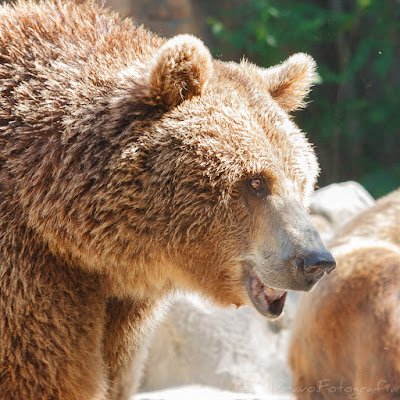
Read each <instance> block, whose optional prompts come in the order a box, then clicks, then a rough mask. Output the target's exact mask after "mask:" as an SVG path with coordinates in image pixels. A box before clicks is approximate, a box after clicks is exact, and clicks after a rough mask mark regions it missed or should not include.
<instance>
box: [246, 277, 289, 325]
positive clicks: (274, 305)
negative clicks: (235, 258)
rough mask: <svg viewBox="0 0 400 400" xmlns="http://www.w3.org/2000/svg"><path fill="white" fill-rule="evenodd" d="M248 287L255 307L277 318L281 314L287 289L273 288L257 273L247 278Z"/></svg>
mask: <svg viewBox="0 0 400 400" xmlns="http://www.w3.org/2000/svg"><path fill="white" fill-rule="evenodd" d="M246 289H247V292H248V294H249V297H250V299H251V301H252V303H253V304H254V307H255V308H256V309H257V310H258V311H259V312H260V313H261V314H262V315H265V316H266V317H269V318H277V317H279V315H281V313H282V311H283V307H284V306H285V300H286V296H287V291H285V290H280V289H272V288H270V287H268V286H266V285H264V284H263V283H262V282H261V280H260V279H259V278H258V276H257V275H255V274H252V275H250V276H249V277H248V278H247V280H246Z"/></svg>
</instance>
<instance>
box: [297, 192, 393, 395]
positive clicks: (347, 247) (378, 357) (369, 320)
mask: <svg viewBox="0 0 400 400" xmlns="http://www.w3.org/2000/svg"><path fill="white" fill-rule="evenodd" d="M331 250H332V253H333V255H334V256H335V258H336V262H337V267H336V270H335V271H334V272H333V273H332V274H331V275H330V276H329V277H328V278H326V279H324V280H323V281H322V282H321V283H320V284H319V285H318V286H317V288H316V290H314V291H313V292H312V293H310V294H307V295H305V296H304V298H303V299H302V301H301V303H300V307H299V313H298V315H297V317H296V324H295V327H294V332H293V338H292V344H291V351H290V364H291V368H292V372H293V385H294V387H295V388H296V391H297V392H298V397H299V399H321V398H323V399H331V400H334V399H344V398H357V399H360V400H364V399H397V398H399V395H400V346H399V344H400V306H399V305H400V190H397V191H395V192H393V193H392V194H390V195H388V196H386V197H384V198H382V199H380V200H379V201H378V202H377V204H376V205H375V206H374V207H372V208H371V209H369V210H367V211H365V212H364V213H362V214H361V215H360V216H358V217H357V218H356V219H354V220H353V221H352V222H351V223H350V224H348V225H347V226H346V227H344V228H343V230H342V231H340V232H338V234H337V235H336V236H335V238H334V239H333V243H332V246H331ZM340 386H341V387H342V389H339V387H340ZM313 388H316V389H318V388H319V389H320V391H319V392H316V391H315V390H313ZM335 388H337V389H335ZM346 388H347V392H345V391H344V390H345V389H346ZM300 391H302V393H300ZM350 396H351V397H350Z"/></svg>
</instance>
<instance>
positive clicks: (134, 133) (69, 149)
mask: <svg viewBox="0 0 400 400" xmlns="http://www.w3.org/2000/svg"><path fill="white" fill-rule="evenodd" d="M314 68H315V65H314V61H313V60H312V59H311V57H309V56H306V55H304V54H297V55H295V56H292V57H291V58H289V59H288V60H287V61H286V62H285V63H283V64H281V65H280V66H277V67H274V68H271V69H267V70H265V69H261V68H257V67H255V66H253V65H251V64H249V63H247V62H243V63H242V64H240V65H238V64H233V63H222V62H218V61H214V60H213V59H212V57H211V55H210V53H209V51H208V50H207V49H206V48H205V47H204V45H203V44H202V42H201V41H200V40H198V39H196V38H193V37H192V36H188V35H183V36H178V37H175V38H173V39H171V40H169V41H165V40H164V39H161V38H159V37H156V36H154V35H152V34H151V33H149V32H147V31H146V30H144V29H143V28H141V27H139V28H138V27H133V26H132V25H131V22H130V21H120V20H119V19H118V18H117V16H116V15H114V14H112V13H110V12H108V11H106V10H104V9H101V8H98V7H97V6H95V5H92V4H89V3H87V4H84V5H80V6H77V5H75V4H73V3H72V2H69V1H62V2H61V1H60V2H51V1H46V2H42V3H38V4H35V3H32V2H18V3H17V4H16V5H15V6H7V5H6V6H2V7H1V8H0V307H1V318H0V394H1V399H2V400H11V399H18V400H28V399H29V400H32V399H43V400H50V399H62V400H77V399H84V400H94V399H96V400H100V399H125V398H127V397H128V395H129V391H130V387H131V386H132V387H134V386H135V385H136V382H137V379H138V377H139V375H140V366H139V365H140V363H141V359H142V358H143V353H144V348H145V346H144V344H145V342H146V338H147V337H149V335H150V332H151V328H152V326H153V325H154V322H155V321H156V320H157V318H158V317H159V315H160V314H162V308H163V304H164V303H165V300H163V298H165V296H166V295H168V294H169V293H171V292H173V291H174V290H176V289H180V290H194V291H197V292H200V293H202V294H204V295H206V296H208V297H210V298H211V299H213V300H214V301H216V302H218V303H220V304H222V305H229V304H236V305H242V304H250V300H249V295H248V292H247V291H246V286H245V284H244V280H245V278H246V277H247V276H248V275H249V274H250V273H252V274H258V275H259V277H260V282H261V281H262V282H263V284H265V285H270V286H272V287H274V288H281V289H290V288H292V289H298V290H309V289H310V287H311V285H312V284H314V283H315V282H314V281H313V282H312V283H310V282H308V281H307V282H306V281H305V280H304V279H303V278H301V277H300V278H301V279H300V278H299V276H297V275H296V273H295V263H294V261H295V260H296V258H298V257H301V256H302V255H303V254H305V253H307V251H311V250H313V249H314V248H319V247H320V241H319V238H318V234H317V233H316V231H315V230H314V229H313V228H312V226H311V224H310V222H309V219H308V216H307V213H306V211H305V206H307V203H308V199H309V196H310V194H311V192H312V191H313V186H314V183H315V179H316V175H317V172H318V167H317V162H316V159H315V155H314V152H313V151H312V149H311V146H310V145H309V144H308V142H307V140H306V139H305V137H304V135H303V133H302V132H300V130H299V129H298V128H297V127H296V125H295V124H294V123H293V122H292V121H291V120H290V117H289V116H288V114H287V111H290V110H294V109H296V108H298V107H300V106H301V105H302V104H303V103H302V102H303V98H304V96H305V95H306V94H307V92H308V91H309V88H310V86H311V83H312V79H313V77H314ZM254 177H256V178H254ZM249 179H250V180H251V179H256V183H257V182H261V188H259V189H257V190H256V189H253V188H251V186H250V185H249ZM316 280H317V279H316ZM260 285H261V284H260ZM131 370H134V371H135V379H133V378H130V377H129V376H128V374H127V371H131Z"/></svg>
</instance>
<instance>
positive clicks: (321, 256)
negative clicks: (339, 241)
mask: <svg viewBox="0 0 400 400" xmlns="http://www.w3.org/2000/svg"><path fill="white" fill-rule="evenodd" d="M335 266H336V263H335V260H334V258H333V257H332V254H331V253H330V252H329V251H328V250H323V251H318V252H311V253H309V254H308V255H307V256H306V257H304V272H305V273H306V274H309V275H318V274H321V273H323V272H327V273H331V272H332V271H333V270H334V269H335Z"/></svg>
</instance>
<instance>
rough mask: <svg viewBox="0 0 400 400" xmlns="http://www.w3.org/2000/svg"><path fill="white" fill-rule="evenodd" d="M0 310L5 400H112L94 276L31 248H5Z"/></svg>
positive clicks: (101, 302) (0, 393)
mask: <svg viewBox="0 0 400 400" xmlns="http://www.w3.org/2000/svg"><path fill="white" fill-rule="evenodd" d="M16 243H17V245H18V243H19V242H16ZM24 252H25V254H23V253H24ZM26 253H28V254H26ZM0 309H1V316H0V398H1V400H17V399H18V400H34V399H35V400H38V399H40V400H105V399H107V387H106V385H107V376H106V373H105V368H104V361H103V357H102V337H103V330H104V322H105V309H106V299H105V297H103V298H102V297H101V296H99V283H98V280H97V279H96V277H94V276H92V275H91V274H89V273H86V272H83V271H81V270H80V269H79V268H76V269H75V268H74V267H71V268H70V267H68V266H66V265H63V264H62V262H61V261H60V260H57V259H55V258H54V257H52V256H50V255H46V254H43V251H42V250H40V249H34V248H33V246H31V247H29V246H27V247H25V248H18V249H15V251H13V250H10V249H6V248H4V247H3V248H1V253H0Z"/></svg>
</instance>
